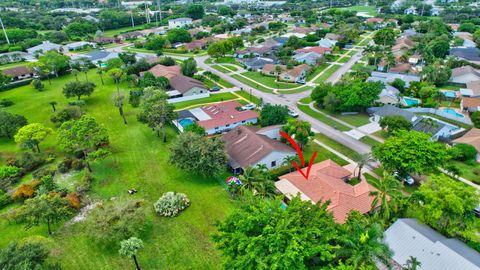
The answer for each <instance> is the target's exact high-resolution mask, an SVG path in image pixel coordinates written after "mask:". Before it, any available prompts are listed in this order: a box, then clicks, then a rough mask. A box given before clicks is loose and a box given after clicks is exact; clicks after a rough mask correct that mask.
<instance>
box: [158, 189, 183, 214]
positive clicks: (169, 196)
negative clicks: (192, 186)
mask: <svg viewBox="0 0 480 270" xmlns="http://www.w3.org/2000/svg"><path fill="white" fill-rule="evenodd" d="M189 204H190V200H189V199H188V197H187V195H185V194H183V193H176V192H172V191H170V192H167V193H165V194H163V195H162V197H160V199H158V201H157V202H156V203H154V204H153V206H154V207H155V211H156V212H157V213H158V214H160V215H161V216H164V217H174V216H176V215H178V214H179V213H180V211H182V210H184V209H185V208H187V207H188V205H189Z"/></svg>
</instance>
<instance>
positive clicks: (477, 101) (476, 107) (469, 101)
mask: <svg viewBox="0 0 480 270" xmlns="http://www.w3.org/2000/svg"><path fill="white" fill-rule="evenodd" d="M460 108H462V110H464V111H468V112H471V113H472V112H478V111H480V98H469V97H464V98H462V101H461V102H460Z"/></svg>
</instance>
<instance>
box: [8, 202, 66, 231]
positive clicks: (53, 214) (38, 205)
mask: <svg viewBox="0 0 480 270" xmlns="http://www.w3.org/2000/svg"><path fill="white" fill-rule="evenodd" d="M72 212H73V211H72V208H71V207H70V203H69V202H68V200H67V199H65V198H62V197H60V195H59V194H52V195H47V194H44V195H39V196H36V197H33V198H32V199H28V200H26V201H25V203H24V204H23V206H22V207H21V208H20V211H19V214H18V216H17V218H18V220H19V221H20V222H22V223H25V227H26V228H27V229H28V228H31V227H34V226H39V225H40V224H46V225H47V228H48V234H49V235H51V234H52V228H51V226H52V225H53V224H55V223H58V222H60V221H61V220H63V219H65V218H66V217H67V216H69V215H70V214H71V213H72Z"/></svg>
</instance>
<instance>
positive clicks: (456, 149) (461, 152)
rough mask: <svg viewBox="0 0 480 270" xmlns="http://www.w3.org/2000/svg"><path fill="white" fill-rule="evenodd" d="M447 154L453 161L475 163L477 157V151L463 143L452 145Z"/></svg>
mask: <svg viewBox="0 0 480 270" xmlns="http://www.w3.org/2000/svg"><path fill="white" fill-rule="evenodd" d="M449 152H450V155H451V156H452V158H453V159H455V160H460V161H468V160H473V161H475V158H476V156H477V149H475V147H473V146H471V145H469V144H464V143H459V144H456V145H454V146H453V147H452V148H451V149H450V151H449Z"/></svg>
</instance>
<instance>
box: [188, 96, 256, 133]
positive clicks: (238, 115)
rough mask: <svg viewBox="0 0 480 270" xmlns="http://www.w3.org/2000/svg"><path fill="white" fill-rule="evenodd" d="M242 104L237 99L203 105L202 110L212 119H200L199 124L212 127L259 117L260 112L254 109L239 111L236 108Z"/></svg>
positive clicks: (208, 127) (207, 127) (206, 127)
mask: <svg viewBox="0 0 480 270" xmlns="http://www.w3.org/2000/svg"><path fill="white" fill-rule="evenodd" d="M241 106H242V105H241V104H240V103H238V101H235V100H232V101H226V102H222V103H217V104H212V105H206V106H203V107H202V108H201V109H202V111H204V112H205V113H206V114H207V115H208V116H210V118H211V119H208V120H202V121H198V122H197V124H198V125H199V126H202V127H203V128H205V129H211V128H215V127H220V126H225V125H228V124H233V123H238V122H241V121H246V120H250V119H254V118H258V114H257V113H256V112H254V111H250V110H246V111H237V110H236V108H238V107H241Z"/></svg>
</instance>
